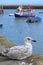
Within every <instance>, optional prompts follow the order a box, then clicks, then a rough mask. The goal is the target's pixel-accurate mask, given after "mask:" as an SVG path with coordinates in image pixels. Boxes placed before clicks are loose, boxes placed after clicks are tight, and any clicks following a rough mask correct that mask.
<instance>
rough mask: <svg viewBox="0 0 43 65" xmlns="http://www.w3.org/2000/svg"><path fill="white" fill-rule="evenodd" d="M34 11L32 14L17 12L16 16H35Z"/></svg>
mask: <svg viewBox="0 0 43 65" xmlns="http://www.w3.org/2000/svg"><path fill="white" fill-rule="evenodd" d="M34 16H35V15H34V13H31V14H29V13H28V14H23V13H22V12H21V13H20V12H19V13H15V17H34Z"/></svg>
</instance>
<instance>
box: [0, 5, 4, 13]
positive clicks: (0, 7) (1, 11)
mask: <svg viewBox="0 0 43 65" xmlns="http://www.w3.org/2000/svg"><path fill="white" fill-rule="evenodd" d="M3 13H4V12H3V6H0V14H3Z"/></svg>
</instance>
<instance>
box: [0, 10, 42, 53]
mask: <svg viewBox="0 0 43 65" xmlns="http://www.w3.org/2000/svg"><path fill="white" fill-rule="evenodd" d="M39 11H43V10H34V12H35V14H36V15H38V16H40V17H41V18H42V20H41V22H39V23H32V24H31V23H26V20H27V18H22V19H21V18H15V17H14V16H9V14H10V13H14V12H15V10H4V15H0V23H2V24H3V27H2V28H0V35H3V36H5V37H6V38H8V39H9V40H10V41H12V42H16V43H17V44H20V45H21V44H23V43H24V40H23V39H24V38H25V37H26V36H30V37H32V38H34V39H36V40H37V42H36V43H35V44H34V43H33V44H32V45H33V53H35V54H43V14H39Z"/></svg>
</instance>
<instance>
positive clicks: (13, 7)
mask: <svg viewBox="0 0 43 65" xmlns="http://www.w3.org/2000/svg"><path fill="white" fill-rule="evenodd" d="M18 6H19V5H3V9H17V8H18ZM28 6H29V5H23V7H24V8H27V7H28ZM32 6H33V5H32ZM34 9H43V6H34Z"/></svg>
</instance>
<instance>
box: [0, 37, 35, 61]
mask: <svg viewBox="0 0 43 65" xmlns="http://www.w3.org/2000/svg"><path fill="white" fill-rule="evenodd" d="M32 41H33V42H36V40H33V39H32V38H31V37H26V38H24V43H25V44H24V45H17V46H13V47H11V48H5V49H4V51H2V52H1V53H0V56H6V57H8V58H10V59H18V60H22V59H26V58H27V57H30V56H31V55H32V44H31V42H32Z"/></svg>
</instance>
